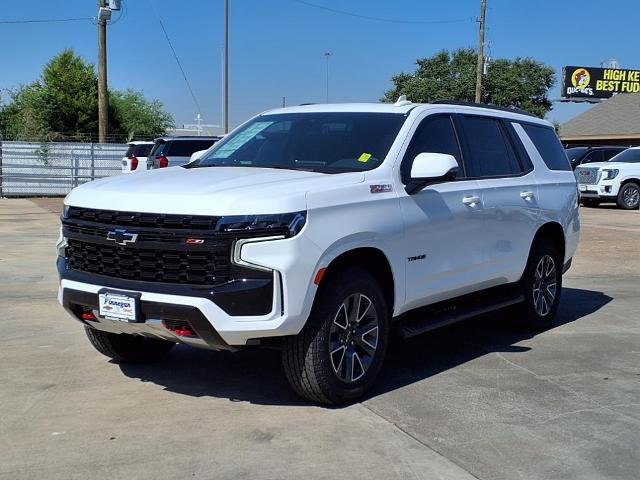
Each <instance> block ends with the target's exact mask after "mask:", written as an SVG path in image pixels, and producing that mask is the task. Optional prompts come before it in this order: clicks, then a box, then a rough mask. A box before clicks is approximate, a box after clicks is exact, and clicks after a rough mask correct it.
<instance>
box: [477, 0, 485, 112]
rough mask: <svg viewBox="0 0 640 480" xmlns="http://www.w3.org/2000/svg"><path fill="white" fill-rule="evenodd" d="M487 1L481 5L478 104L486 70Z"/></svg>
mask: <svg viewBox="0 0 640 480" xmlns="http://www.w3.org/2000/svg"><path fill="white" fill-rule="evenodd" d="M486 10H487V0H482V2H481V4H480V35H479V39H478V64H477V66H476V103H480V100H481V93H482V71H483V69H484V23H485V12H486Z"/></svg>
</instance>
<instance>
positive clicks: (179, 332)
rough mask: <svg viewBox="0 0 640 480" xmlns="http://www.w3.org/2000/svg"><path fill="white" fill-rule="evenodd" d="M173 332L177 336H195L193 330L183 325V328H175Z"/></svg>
mask: <svg viewBox="0 0 640 480" xmlns="http://www.w3.org/2000/svg"><path fill="white" fill-rule="evenodd" d="M173 333H175V334H176V335H178V336H179V337H195V335H196V334H195V332H194V331H193V330H191V329H190V328H187V327H184V328H176V329H175V330H174V331H173Z"/></svg>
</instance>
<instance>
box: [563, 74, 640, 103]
mask: <svg viewBox="0 0 640 480" xmlns="http://www.w3.org/2000/svg"><path fill="white" fill-rule="evenodd" d="M562 77H563V81H562V83H563V85H562V96H563V97H566V98H609V97H611V96H613V94H614V93H640V70H622V69H619V68H596V67H575V66H567V67H564V68H563V69H562Z"/></svg>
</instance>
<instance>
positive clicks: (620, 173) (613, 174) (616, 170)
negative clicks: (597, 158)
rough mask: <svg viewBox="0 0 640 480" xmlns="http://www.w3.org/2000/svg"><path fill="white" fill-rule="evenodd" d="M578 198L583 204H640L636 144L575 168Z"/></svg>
mask: <svg viewBox="0 0 640 480" xmlns="http://www.w3.org/2000/svg"><path fill="white" fill-rule="evenodd" d="M576 177H577V179H578V184H579V188H580V199H581V201H582V204H583V205H584V206H585V207H597V206H598V205H600V203H602V202H614V203H616V204H617V205H618V206H619V207H620V208H624V209H626V210H635V209H637V208H638V206H639V205H640V147H632V148H629V149H627V150H624V151H623V152H622V153H619V154H618V155H616V156H615V157H613V158H612V159H611V160H609V161H608V162H598V163H589V165H587V166H584V165H583V166H580V167H578V168H576Z"/></svg>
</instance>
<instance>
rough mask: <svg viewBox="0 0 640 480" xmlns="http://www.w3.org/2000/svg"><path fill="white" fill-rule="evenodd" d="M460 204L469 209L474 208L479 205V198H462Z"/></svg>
mask: <svg viewBox="0 0 640 480" xmlns="http://www.w3.org/2000/svg"><path fill="white" fill-rule="evenodd" d="M462 203H464V204H465V205H466V206H468V207H471V208H476V207H477V206H478V205H479V204H480V197H463V198H462Z"/></svg>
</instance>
